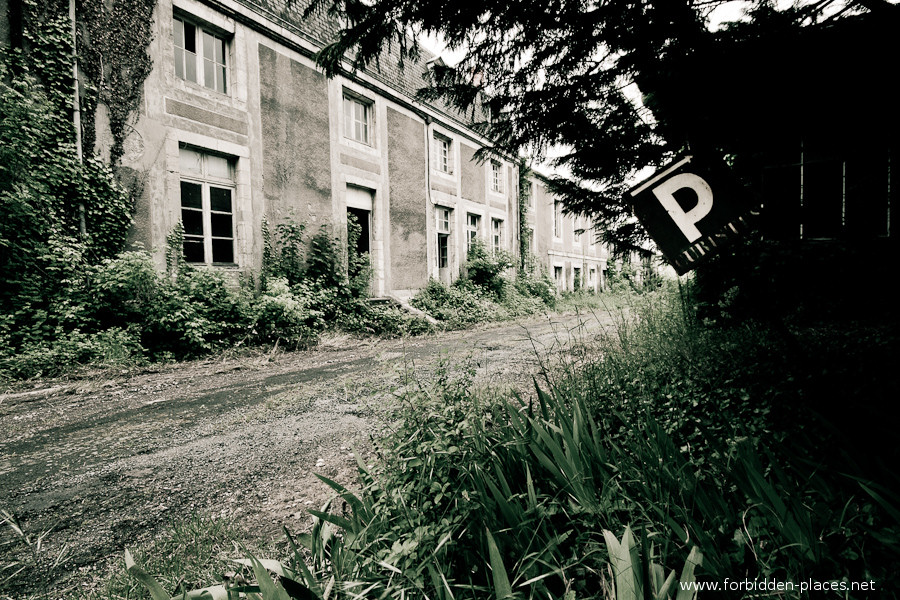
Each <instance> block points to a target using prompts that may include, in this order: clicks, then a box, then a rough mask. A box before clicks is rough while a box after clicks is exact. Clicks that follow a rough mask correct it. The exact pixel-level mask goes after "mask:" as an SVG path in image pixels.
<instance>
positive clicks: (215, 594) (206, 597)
mask: <svg viewBox="0 0 900 600" xmlns="http://www.w3.org/2000/svg"><path fill="white" fill-rule="evenodd" d="M182 598H184V600H230V598H229V597H228V590H227V589H225V586H224V585H214V586H211V587H207V588H203V589H200V590H191V591H190V592H187V593H185V594H179V595H177V596H174V600H181V599H182Z"/></svg>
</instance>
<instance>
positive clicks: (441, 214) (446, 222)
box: [437, 207, 450, 233]
mask: <svg viewBox="0 0 900 600" xmlns="http://www.w3.org/2000/svg"><path fill="white" fill-rule="evenodd" d="M437 230H438V233H450V209H449V208H440V207H439V208H438V209H437Z"/></svg>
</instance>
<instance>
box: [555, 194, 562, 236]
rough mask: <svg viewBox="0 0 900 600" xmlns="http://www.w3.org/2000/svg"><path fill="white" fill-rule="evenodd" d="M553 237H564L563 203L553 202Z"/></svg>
mask: <svg viewBox="0 0 900 600" xmlns="http://www.w3.org/2000/svg"><path fill="white" fill-rule="evenodd" d="M553 237H555V238H561V237H562V202H560V201H559V200H556V201H554V202H553Z"/></svg>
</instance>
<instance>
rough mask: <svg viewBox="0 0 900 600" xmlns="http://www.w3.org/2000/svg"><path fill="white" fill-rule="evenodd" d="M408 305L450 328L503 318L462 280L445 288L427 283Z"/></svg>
mask: <svg viewBox="0 0 900 600" xmlns="http://www.w3.org/2000/svg"><path fill="white" fill-rule="evenodd" d="M411 304H412V305H413V306H414V307H416V308H418V309H419V310H423V311H425V312H427V313H428V314H430V315H431V316H432V317H434V318H435V319H438V320H440V321H444V322H446V323H447V324H449V325H450V326H451V327H467V326H471V325H473V324H475V323H483V322H485V321H490V320H494V319H498V318H501V317H505V316H506V315H505V313H503V312H501V311H502V308H501V307H500V306H499V305H498V304H497V303H495V302H493V301H492V300H491V299H489V298H486V297H485V294H484V293H483V292H481V291H480V288H476V287H475V286H474V285H472V284H471V283H469V282H467V281H466V280H457V281H456V282H454V284H453V285H451V286H446V285H444V284H443V283H441V282H440V281H437V280H435V279H431V280H429V281H428V285H426V286H425V287H424V288H423V289H421V290H420V291H419V292H418V293H417V294H416V295H415V296H414V297H413V298H412V300H411Z"/></svg>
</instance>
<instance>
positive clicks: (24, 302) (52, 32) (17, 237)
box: [0, 0, 133, 351]
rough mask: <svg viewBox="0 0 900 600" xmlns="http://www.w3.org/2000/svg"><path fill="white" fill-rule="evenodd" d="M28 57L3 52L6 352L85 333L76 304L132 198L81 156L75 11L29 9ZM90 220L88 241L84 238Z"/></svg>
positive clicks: (118, 239)
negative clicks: (73, 26)
mask: <svg viewBox="0 0 900 600" xmlns="http://www.w3.org/2000/svg"><path fill="white" fill-rule="evenodd" d="M18 6H19V8H21V12H20V13H19V14H20V16H21V21H20V23H18V25H19V33H20V40H21V44H20V46H19V47H7V46H0V281H2V282H3V285H2V286H0V347H3V348H6V349H7V351H14V350H15V349H16V348H18V347H21V346H22V344H25V343H29V342H32V341H35V340H45V339H53V338H55V337H58V336H59V335H63V334H64V333H66V332H71V331H77V330H78V328H79V327H80V326H81V325H82V323H83V319H82V315H81V314H80V312H79V310H80V309H79V306H81V305H80V303H79V302H78V301H77V299H74V298H72V297H71V290H72V289H75V288H76V287H78V286H76V285H75V282H79V281H81V282H83V281H84V280H85V278H86V274H87V273H88V272H89V267H90V266H91V265H96V264H98V263H101V262H102V261H103V260H105V259H108V258H111V257H113V256H115V255H117V254H118V253H119V252H121V250H122V249H123V247H124V245H125V241H126V239H127V235H128V231H129V228H130V227H131V223H132V220H131V212H132V208H133V202H132V198H131V197H130V196H129V194H128V193H127V192H126V191H125V190H124V189H123V188H122V187H121V186H120V185H119V184H118V183H117V182H116V179H115V177H114V176H113V173H112V170H111V169H110V166H109V165H106V164H103V163H102V162H100V161H99V160H97V159H96V158H93V157H91V154H90V153H87V157H86V158H85V159H84V160H83V161H82V160H79V157H78V155H77V153H76V145H75V139H76V136H75V127H74V124H73V119H72V117H73V115H72V105H73V96H74V77H73V69H72V66H73V62H72V36H71V22H70V21H69V17H68V11H67V10H66V9H67V3H66V2H60V1H58V0H53V1H51V2H47V1H44V2H40V3H38V2H37V1H35V0H24V1H22V2H20V3H19V5H18ZM82 209H83V214H84V219H85V225H86V232H85V233H82V232H81V231H80V215H81V213H82Z"/></svg>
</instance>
